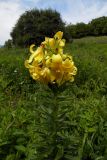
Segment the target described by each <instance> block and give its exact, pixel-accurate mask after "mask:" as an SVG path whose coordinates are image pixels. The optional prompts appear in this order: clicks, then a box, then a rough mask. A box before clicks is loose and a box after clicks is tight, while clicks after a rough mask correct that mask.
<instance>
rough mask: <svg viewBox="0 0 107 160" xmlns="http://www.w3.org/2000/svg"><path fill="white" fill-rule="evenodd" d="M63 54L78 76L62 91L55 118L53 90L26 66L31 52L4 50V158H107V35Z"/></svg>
mask: <svg viewBox="0 0 107 160" xmlns="http://www.w3.org/2000/svg"><path fill="white" fill-rule="evenodd" d="M65 52H66V53H71V55H72V56H73V59H74V61H75V65H76V66H77V68H78V74H77V76H76V78H75V81H74V82H73V83H72V84H66V85H65V86H63V87H62V88H61V89H60V92H59V95H58V97H57V108H58V109H57V113H58V114H57V117H56V119H57V120H56V121H55V122H54V121H53V119H52V117H53V116H56V115H54V113H53V112H52V106H53V103H54V102H53V93H51V90H50V89H49V88H48V87H47V86H44V85H43V84H40V83H38V82H35V81H34V80H33V79H32V78H31V77H30V76H29V73H28V70H27V69H26V68H25V67H24V61H25V59H27V58H28V55H29V50H28V49H16V48H14V49H6V48H0V160H107V37H96V38H95V37H89V38H82V39H77V40H74V41H73V43H72V44H70V43H69V44H66V48H65ZM55 124H57V126H56V130H55V129H54V126H55ZM54 132H55V134H53V133H54Z"/></svg>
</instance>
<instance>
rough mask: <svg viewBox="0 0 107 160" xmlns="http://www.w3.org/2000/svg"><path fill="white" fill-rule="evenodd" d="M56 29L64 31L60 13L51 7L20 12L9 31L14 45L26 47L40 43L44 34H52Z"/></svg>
mask: <svg viewBox="0 0 107 160" xmlns="http://www.w3.org/2000/svg"><path fill="white" fill-rule="evenodd" d="M58 30H61V31H64V22H63V21H62V19H61V17H60V14H59V13H58V12H57V11H55V10H51V9H47V10H38V9H33V10H30V11H26V12H25V13H24V14H22V15H21V16H20V18H19V20H18V21H17V23H16V25H15V27H14V28H13V30H12V32H11V37H12V40H13V44H14V45H15V46H20V47H26V46H29V45H31V44H32V43H35V44H37V45H38V44H40V42H42V41H43V40H44V38H45V37H46V36H49V37H51V36H53V35H54V34H55V33H56V32H57V31H58Z"/></svg>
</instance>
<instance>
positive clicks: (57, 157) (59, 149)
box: [55, 146, 64, 160]
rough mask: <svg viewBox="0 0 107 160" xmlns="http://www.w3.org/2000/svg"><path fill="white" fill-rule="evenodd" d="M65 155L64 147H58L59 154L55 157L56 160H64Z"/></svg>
mask: <svg viewBox="0 0 107 160" xmlns="http://www.w3.org/2000/svg"><path fill="white" fill-rule="evenodd" d="M63 154H64V148H63V146H58V152H57V155H56V157H55V160H59V159H60V158H62V157H63Z"/></svg>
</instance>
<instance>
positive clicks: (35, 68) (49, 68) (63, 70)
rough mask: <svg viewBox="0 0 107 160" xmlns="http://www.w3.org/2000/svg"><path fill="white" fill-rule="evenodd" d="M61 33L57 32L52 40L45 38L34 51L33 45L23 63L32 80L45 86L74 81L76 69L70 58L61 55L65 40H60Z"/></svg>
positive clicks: (66, 55)
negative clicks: (28, 56) (27, 58)
mask: <svg viewBox="0 0 107 160" xmlns="http://www.w3.org/2000/svg"><path fill="white" fill-rule="evenodd" d="M62 36H63V32H61V31H59V32H57V33H56V34H55V35H54V37H53V38H48V37H46V38H45V41H44V42H42V43H41V45H40V47H38V48H37V49H36V50H35V51H34V50H33V48H34V47H35V45H31V46H30V52H31V56H30V58H29V60H26V61H25V67H26V68H28V69H29V72H30V75H31V76H32V78H33V79H34V80H37V81H41V82H43V83H45V84H49V83H51V84H52V83H57V84H58V85H61V84H63V83H64V82H66V81H74V75H76V73H77V68H76V67H75V65H74V62H73V60H72V57H71V56H70V55H68V54H63V47H64V46H65V40H64V39H62Z"/></svg>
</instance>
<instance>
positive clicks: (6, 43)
mask: <svg viewBox="0 0 107 160" xmlns="http://www.w3.org/2000/svg"><path fill="white" fill-rule="evenodd" d="M4 47H6V48H8V49H9V48H12V47H13V43H12V40H11V39H8V40H7V41H5V44H4Z"/></svg>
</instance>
